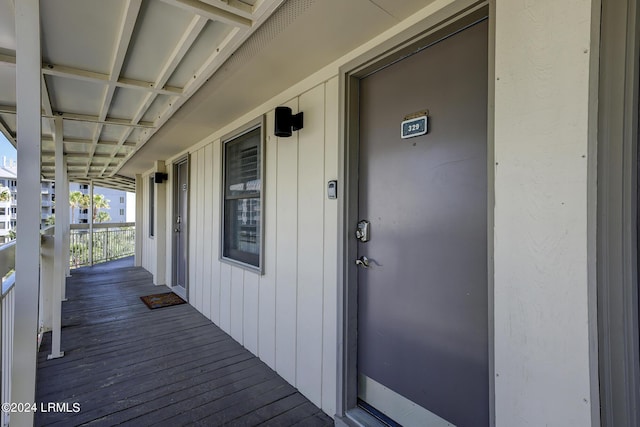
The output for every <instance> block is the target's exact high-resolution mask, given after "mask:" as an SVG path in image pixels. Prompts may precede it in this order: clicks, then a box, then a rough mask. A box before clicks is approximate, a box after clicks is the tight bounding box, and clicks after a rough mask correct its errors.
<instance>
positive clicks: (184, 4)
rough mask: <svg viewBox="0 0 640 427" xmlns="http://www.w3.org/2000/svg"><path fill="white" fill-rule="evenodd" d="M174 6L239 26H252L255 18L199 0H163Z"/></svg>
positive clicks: (213, 19) (212, 19)
mask: <svg viewBox="0 0 640 427" xmlns="http://www.w3.org/2000/svg"><path fill="white" fill-rule="evenodd" d="M162 1H164V2H165V3H168V4H170V5H172V6H175V7H178V8H180V9H183V10H186V11H188V12H191V13H195V14H196V15H200V16H202V17H204V18H207V19H209V20H211V21H218V22H223V23H225V24H228V25H232V26H234V27H239V28H250V27H251V26H252V25H253V20H252V19H251V18H247V17H246V16H244V15H245V13H244V12H243V11H238V10H236V11H233V10H225V9H223V8H221V7H217V6H212V5H211V4H207V3H203V2H201V1H198V0H162Z"/></svg>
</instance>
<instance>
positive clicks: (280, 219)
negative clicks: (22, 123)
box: [138, 0, 598, 426]
mask: <svg viewBox="0 0 640 427" xmlns="http://www.w3.org/2000/svg"><path fill="white" fill-rule="evenodd" d="M452 3H456V1H446V0H442V1H436V2H434V3H432V4H430V5H428V6H427V7H426V8H425V9H424V10H423V11H421V12H420V13H417V14H414V15H413V16H412V17H410V18H409V19H407V20H406V21H404V22H402V23H399V24H398V26H396V27H394V28H393V29H391V30H389V31H387V32H385V33H383V34H381V35H380V36H379V37H376V38H375V39H373V40H371V41H370V42H368V43H367V44H365V45H364V46H361V47H360V48H358V49H356V50H355V51H353V52H352V53H350V54H348V55H346V56H345V57H344V58H341V59H340V60H338V61H336V62H335V63H333V64H327V66H326V67H325V68H323V69H321V70H319V71H318V72H317V73H316V74H315V75H313V76H310V77H309V78H307V79H305V80H304V81H302V82H299V83H298V84H296V85H293V86H292V87H291V88H289V89H288V90H287V91H286V92H284V93H282V94H280V95H278V96H276V97H275V98H273V99H271V100H269V101H268V102H266V103H265V104H263V105H262V106H257V107H256V108H255V109H254V110H252V111H251V112H248V113H247V114H246V115H245V116H243V117H241V118H239V119H238V120H236V121H235V122H234V123H230V124H229V125H228V126H226V127H225V128H224V129H219V130H216V132H215V133H214V134H212V135H211V136H210V137H209V138H207V139H206V140H204V141H200V142H198V143H197V144H195V145H194V146H193V147H192V148H191V149H189V150H188V153H189V154H190V156H191V160H190V168H191V169H190V174H191V175H190V179H191V182H190V190H189V191H190V207H189V209H190V214H189V221H190V224H189V238H190V240H189V254H190V257H189V290H188V292H189V302H190V303H191V304H192V305H193V306H194V307H195V308H196V309H198V310H199V311H200V312H202V313H203V314H204V315H205V316H207V317H208V318H209V319H211V320H212V321H213V322H214V323H216V324H217V325H219V326H220V327H221V328H222V329H223V330H225V331H226V332H228V333H229V334H230V335H231V336H233V337H234V338H235V339H236V340H238V341H239V342H240V343H242V344H243V345H244V346H245V347H246V348H248V349H249V350H250V351H252V352H253V353H254V354H256V355H258V356H259V357H260V358H261V359H262V360H263V361H265V362H266V363H267V364H268V365H269V366H271V367H272V368H274V369H275V370H276V371H277V372H278V373H279V374H280V375H282V376H283V377H284V378H285V379H286V380H287V381H289V382H290V383H291V384H293V385H294V386H296V387H297V388H299V390H300V391H301V392H302V393H304V394H305V395H306V396H307V397H308V398H309V399H310V400H311V401H312V402H314V403H315V404H317V405H318V406H321V407H322V409H323V410H324V411H325V412H326V413H328V414H330V415H334V414H335V409H336V408H335V405H336V396H337V389H338V388H339V387H341V386H340V385H337V384H336V381H337V378H336V377H337V375H336V366H337V364H338V361H339V359H340V358H341V355H340V354H341V353H340V352H341V351H342V349H341V343H339V342H338V335H337V333H338V332H337V329H338V327H337V319H338V318H339V315H338V306H337V302H338V289H339V287H340V286H341V283H340V282H339V278H338V267H339V265H341V264H342V263H343V262H344V260H342V259H338V248H339V244H340V243H339V241H341V240H342V237H341V236H338V226H339V222H340V218H341V215H342V213H341V212H339V211H338V205H337V203H335V201H333V200H327V199H326V182H327V181H329V180H331V179H339V178H341V177H340V176H339V172H338V170H339V146H338V141H339V140H340V132H339V128H338V121H339V119H340V112H339V111H340V108H339V106H340V103H341V95H340V93H339V89H338V78H337V77H336V76H337V75H338V72H339V67H340V66H342V65H343V64H346V63H348V62H349V61H352V60H354V59H355V58H358V57H360V56H366V55H367V54H368V53H369V52H372V49H375V48H376V47H378V46H381V45H382V44H383V43H386V42H388V41H390V40H397V36H398V34H400V33H401V32H402V31H405V30H408V29H409V28H410V27H412V26H413V25H417V24H418V23H419V22H420V21H421V20H424V19H426V18H427V17H429V16H432V15H436V14H440V13H443V11H445V9H446V8H448V7H449V6H450V5H451V4H452ZM492 5H495V7H493V6H492V11H493V15H492V18H493V19H494V20H493V26H495V28H496V29H497V30H496V34H495V40H492V43H493V42H495V46H493V45H492V46H491V47H492V50H491V51H492V52H493V54H494V55H495V57H494V58H491V59H492V60H493V59H495V64H493V62H492V64H491V66H490V69H491V70H493V69H494V67H495V76H493V75H492V77H495V92H494V91H493V88H494V84H493V83H490V86H489V87H490V99H494V98H495V115H494V117H490V118H489V120H490V123H491V124H492V125H493V126H494V132H495V137H494V138H492V137H493V136H494V134H490V138H489V144H490V152H492V150H493V149H495V166H494V171H493V172H494V173H495V178H494V182H490V185H489V187H490V188H494V191H495V194H492V195H490V200H493V199H492V196H495V210H494V212H492V215H490V218H491V217H494V223H493V224H491V226H492V227H493V228H491V227H490V229H494V235H493V236H492V237H493V239H492V240H493V244H494V248H493V253H492V255H493V258H490V260H489V262H491V261H492V260H493V265H492V266H491V267H492V268H490V271H495V274H494V276H492V277H490V282H492V283H493V286H494V288H493V292H494V294H493V301H492V302H491V308H492V310H493V313H494V322H495V323H494V325H492V328H493V330H494V331H493V332H494V334H493V335H494V336H493V338H494V343H493V344H494V348H493V351H494V363H495V365H494V367H493V370H494V371H495V399H494V401H495V421H496V425H497V426H513V425H523V426H524V425H532V426H534V425H557V426H563V425H581V426H588V425H597V423H598V420H597V410H598V409H597V408H598V401H597V397H598V394H597V393H598V392H597V370H594V366H595V363H597V362H595V360H596V357H597V355H596V354H595V346H596V345H597V339H596V337H595V334H594V333H593V330H594V329H593V326H594V321H595V318H594V315H595V306H594V301H593V300H592V299H590V295H592V291H593V287H594V285H593V283H592V278H591V277H590V276H589V275H588V274H587V272H588V266H589V264H590V263H591V262H594V260H593V259H591V256H590V254H589V253H588V251H587V248H588V244H589V242H590V239H593V238H594V236H592V235H591V234H589V233H588V231H587V230H588V228H587V219H588V217H589V215H592V214H594V213H593V212H590V210H589V208H588V206H591V205H590V204H589V205H588V203H587V202H588V200H587V196H588V194H589V189H588V182H590V181H589V173H590V170H589V168H588V163H589V162H588V160H589V159H588V155H589V154H590V149H591V148H592V147H591V146H590V144H589V141H590V134H589V132H588V131H589V117H590V114H592V111H591V110H590V108H589V106H590V96H591V95H592V92H591V90H590V79H591V78H592V72H593V69H592V68H591V62H592V55H597V44H598V43H597V42H598V40H597V36H595V38H594V36H593V35H592V23H591V21H592V15H591V14H592V2H590V1H572V2H569V3H567V2H564V3H563V2H553V1H551V0H544V1H540V2H525V3H522V2H509V1H507V0H497V1H496V2H495V3H492ZM446 10H448V9H446ZM594 47H595V48H596V51H592V49H593V48H594ZM371 55H373V54H371ZM276 105H288V106H290V107H292V109H293V110H294V112H295V111H304V113H305V128H304V129H302V130H301V131H299V132H296V133H294V136H292V137H291V138H286V139H279V138H276V137H275V136H273V129H272V126H273V108H274V107H275V106H276ZM262 114H267V120H266V126H267V132H266V134H267V141H266V148H265V152H264V156H265V160H266V166H265V173H266V177H265V182H264V192H265V203H264V207H263V208H264V209H265V224H264V228H265V234H264V238H265V249H264V259H265V270H264V272H265V274H264V275H262V276H261V275H258V274H255V273H253V272H249V271H245V270H243V269H241V268H238V267H235V266H231V265H229V264H226V263H223V262H220V261H219V260H218V259H219V242H220V219H221V218H220V197H221V194H220V192H221V183H220V180H221V140H220V138H221V137H222V136H223V135H225V134H227V133H229V132H232V131H233V130H234V129H236V128H238V127H240V126H242V125H243V124H246V123H247V122H249V121H251V120H253V119H255V118H256V117H259V116H260V115H262ZM184 154H186V153H180V154H179V155H177V156H176V157H175V158H174V159H177V158H178V157H180V156H183V155H184ZM174 159H166V160H167V170H168V171H169V182H168V183H167V185H166V187H165V188H166V189H167V190H166V191H167V193H166V195H167V197H166V205H165V206H166V212H171V208H172V203H173V200H172V195H171V191H170V189H171V188H172V182H171V180H172V176H171V175H172V169H171V165H170V163H171V162H172V161H173V160H174ZM147 194H148V179H146V178H145V177H143V195H142V197H139V198H138V203H139V204H142V206H143V209H144V212H145V214H144V215H143V225H142V231H143V233H144V237H143V257H142V265H143V267H145V268H147V269H148V270H149V271H152V272H153V271H156V260H157V254H156V252H155V251H156V247H155V244H156V243H155V242H154V240H153V239H150V238H148V229H147V228H145V225H144V223H145V221H147V216H148V196H147ZM339 197H341V196H340V195H339ZM171 226H172V220H171V215H169V216H168V220H167V221H166V228H165V230H166V254H167V261H168V262H166V270H165V272H166V277H167V282H168V284H170V280H171V263H170V262H169V260H170V259H171V236H172V230H171ZM490 295H491V294H490Z"/></svg>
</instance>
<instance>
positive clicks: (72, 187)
mask: <svg viewBox="0 0 640 427" xmlns="http://www.w3.org/2000/svg"><path fill="white" fill-rule="evenodd" d="M73 191H79V192H81V193H82V194H89V184H77V183H74V182H72V183H70V184H69V193H71V192H73ZM93 194H94V195H95V194H102V195H103V196H104V198H105V199H106V200H107V201H108V203H109V208H101V209H100V211H102V212H106V213H108V214H109V217H110V219H109V220H107V221H103V222H108V223H119V222H126V221H127V192H126V191H122V190H113V189H110V188H103V187H94V188H93ZM89 219H90V212H89V208H84V209H83V208H76V212H75V214H74V216H73V220H72V222H75V223H79V224H88V223H89ZM96 222H97V221H96Z"/></svg>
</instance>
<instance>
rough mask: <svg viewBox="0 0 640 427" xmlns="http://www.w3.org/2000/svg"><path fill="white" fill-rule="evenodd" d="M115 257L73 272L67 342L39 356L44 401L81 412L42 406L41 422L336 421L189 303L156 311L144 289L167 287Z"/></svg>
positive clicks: (65, 317) (39, 395)
mask: <svg viewBox="0 0 640 427" xmlns="http://www.w3.org/2000/svg"><path fill="white" fill-rule="evenodd" d="M168 291H169V289H168V288H166V287H158V286H154V285H153V284H152V278H151V275H150V274H149V273H148V272H146V271H145V270H143V269H141V268H135V267H132V266H131V265H130V260H129V261H127V260H124V261H117V262H114V263H111V264H103V265H99V266H96V267H92V268H82V269H78V270H76V271H74V273H73V275H72V277H71V278H69V279H68V282H67V298H68V301H66V302H64V303H63V309H62V327H63V329H62V350H63V351H64V352H65V356H64V357H63V358H60V359H54V360H47V355H48V354H49V353H50V352H51V336H50V334H46V335H45V337H44V339H43V343H42V346H41V348H40V352H39V354H38V373H37V386H36V399H37V402H38V405H40V403H44V404H47V403H49V402H66V403H68V404H70V405H71V404H73V403H76V402H77V403H79V404H80V407H81V411H80V412H79V413H73V412H71V413H64V412H62V413H56V412H40V413H36V417H35V425H36V426H72V425H73V426H79V425H88V426H113V425H124V426H127V425H129V426H136V427H137V426H163V425H167V426H180V425H200V426H217V425H234V426H254V425H260V424H263V423H266V424H271V425H278V426H286V425H295V424H299V425H323V426H326V425H333V420H331V418H330V417H328V416H326V415H325V414H323V413H322V411H320V410H319V409H318V408H317V407H316V406H314V405H313V404H311V403H310V402H309V401H308V400H307V399H306V398H305V397H304V396H302V395H301V394H300V393H299V392H298V391H297V390H296V389H295V388H294V387H292V386H291V385H289V384H288V383H287V382H286V381H284V380H283V379H282V378H281V377H279V376H278V375H277V374H276V373H275V372H274V371H273V370H272V369H270V368H269V367H268V366H267V365H266V364H264V363H263V362H261V361H260V360H259V359H258V358H256V357H255V356H253V355H252V354H251V353H250V352H248V351H247V350H246V349H244V348H243V347H242V346H241V345H240V344H238V343H237V342H236V341H234V340H233V339H232V338H231V337H230V336H229V335H227V334H226V333H224V332H223V331H222V330H221V329H219V328H218V327H217V326H215V325H214V324H213V323H211V322H210V321H209V320H208V319H207V318H206V317H204V316H203V315H202V314H200V313H199V312H197V311H196V310H195V309H194V308H193V307H191V306H190V305H188V304H183V305H178V306H173V307H167V308H162V309H156V310H149V309H148V308H147V307H146V306H145V305H144V303H142V301H141V300H140V298H139V297H140V296H143V295H148V294H153V293H160V292H168Z"/></svg>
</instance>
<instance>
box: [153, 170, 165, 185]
mask: <svg viewBox="0 0 640 427" xmlns="http://www.w3.org/2000/svg"><path fill="white" fill-rule="evenodd" d="M168 178H169V175H168V174H166V173H163V172H156V173H154V174H153V182H154V183H156V184H162V183H163V182H164V181H166V180H167V179H168Z"/></svg>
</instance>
